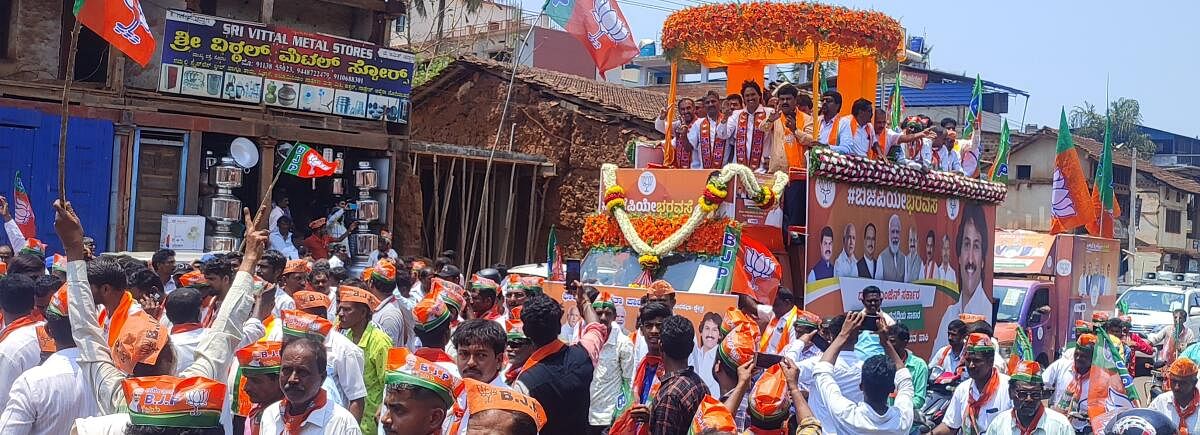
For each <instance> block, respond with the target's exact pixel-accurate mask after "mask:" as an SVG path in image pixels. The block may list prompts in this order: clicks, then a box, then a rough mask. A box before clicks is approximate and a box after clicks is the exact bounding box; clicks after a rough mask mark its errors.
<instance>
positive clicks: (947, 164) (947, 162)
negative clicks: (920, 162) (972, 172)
mask: <svg viewBox="0 0 1200 435" xmlns="http://www.w3.org/2000/svg"><path fill="white" fill-rule="evenodd" d="M937 155H938V167H937V168H934V169H937V170H939V171H948V172H958V173H960V174H961V173H963V167H962V162H961V161H959V159H958V153H956V152H954V150H952V149H950V148H949V147H946V146H943V147H942V149H940V150H938V151H937ZM930 162H932V160H930Z"/></svg>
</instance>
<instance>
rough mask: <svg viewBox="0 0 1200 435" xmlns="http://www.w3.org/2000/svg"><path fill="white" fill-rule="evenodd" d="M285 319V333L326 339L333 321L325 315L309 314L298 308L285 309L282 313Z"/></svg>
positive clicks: (331, 328) (281, 315) (321, 339)
mask: <svg viewBox="0 0 1200 435" xmlns="http://www.w3.org/2000/svg"><path fill="white" fill-rule="evenodd" d="M280 317H282V321H283V334H284V335H290V336H293V337H309V338H312V339H316V340H320V341H324V340H325V336H327V335H329V331H331V330H333V323H330V322H329V320H326V319H325V318H324V317H321V316H317V315H313V314H308V313H306V312H303V311H298V310H283V312H281V313H280Z"/></svg>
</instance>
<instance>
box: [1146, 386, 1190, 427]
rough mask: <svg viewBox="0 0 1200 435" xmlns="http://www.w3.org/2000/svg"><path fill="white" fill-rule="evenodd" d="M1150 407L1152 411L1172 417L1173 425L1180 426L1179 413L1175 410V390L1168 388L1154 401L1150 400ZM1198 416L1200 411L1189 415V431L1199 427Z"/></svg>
mask: <svg viewBox="0 0 1200 435" xmlns="http://www.w3.org/2000/svg"><path fill="white" fill-rule="evenodd" d="M1148 408H1150V410H1152V411H1158V412H1159V413H1161V414H1162V415H1165V416H1167V418H1169V419H1171V425H1172V426H1175V427H1179V413H1177V412H1175V392H1174V391H1170V390H1167V391H1164V392H1163V393H1162V394H1159V395H1158V397H1155V398H1154V401H1152V402H1150V406H1149V407H1148ZM1198 418H1200V411H1197V412H1195V413H1192V416H1191V417H1188V419H1187V427H1188V432H1189V433H1190V432H1192V431H1194V430H1196V428H1197V427H1200V426H1197V425H1200V421H1197V419H1198Z"/></svg>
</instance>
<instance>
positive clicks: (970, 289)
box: [804, 178, 996, 357]
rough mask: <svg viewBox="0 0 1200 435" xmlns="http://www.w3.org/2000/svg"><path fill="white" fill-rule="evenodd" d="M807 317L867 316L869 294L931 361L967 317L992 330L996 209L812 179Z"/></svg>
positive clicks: (810, 183) (902, 192) (807, 257)
mask: <svg viewBox="0 0 1200 435" xmlns="http://www.w3.org/2000/svg"><path fill="white" fill-rule="evenodd" d="M808 198H809V200H808V203H809V206H808V226H807V228H808V239H807V240H808V242H807V246H806V263H805V267H804V273H805V281H806V282H807V285H806V289H805V308H806V309H807V310H809V311H813V312H815V313H817V314H819V315H821V316H822V317H826V316H833V315H837V314H839V313H844V312H846V311H850V310H858V309H862V302H861V299H860V294H861V292H862V290H863V289H864V288H866V287H868V286H875V287H878V288H879V289H880V291H881V293H882V294H883V297H884V301H883V304H882V306H883V311H884V312H887V313H889V314H890V315H893V316H892V317H893V319H894V320H896V321H897V322H901V323H904V324H906V325H907V326H909V328H910V329H911V332H912V341H911V343H912V344H911V345H910V348H911V349H913V350H914V351H915V352H917V354H918V355H921V356H923V357H928V356H929V355H930V354H931V353H932V351H933V350H934V349H937V348H938V347H940V346H943V345H945V344H946V342H947V339H946V331H945V330H946V326H948V324H949V323H950V321H952V320H954V319H957V318H958V317H959V314H961V313H971V314H977V315H980V316H983V317H984V318H986V319H988V321H991V319H992V318H993V311H994V308H993V306H992V299H991V293H992V289H991V286H992V268H991V267H989V266H990V265H991V264H992V256H993V250H992V238H993V234H992V228H994V224H995V221H996V209H995V206H994V205H992V204H985V203H980V202H976V201H969V200H964V199H960V198H954V197H938V196H932V195H926V194H922V193H918V192H914V191H908V190H896V189H890V188H882V187H879V186H873V185H870V186H868V185H856V184H849V183H844V182H839V181H834V180H830V179H825V178H812V179H810V180H809V186H808Z"/></svg>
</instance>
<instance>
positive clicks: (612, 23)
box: [588, 0, 629, 49]
mask: <svg viewBox="0 0 1200 435" xmlns="http://www.w3.org/2000/svg"><path fill="white" fill-rule="evenodd" d="M592 19H594V20H596V24H598V25H599V26H600V30H599V31H597V32H596V33H593V34H588V40H589V41H591V42H592V47H593V48H597V49H599V48H600V46H601V45H602V44H601V43H600V38H603V37H605V36H607V37H609V39H612V40H613V42H620V41H624V40H625V38H628V37H629V26H626V25H625V21H624V20H622V19H621V15H620V14H619V13H617V10H616V8H613V6H612V3H611V2H610V0H599V1H597V2H596V5H595V9H592Z"/></svg>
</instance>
